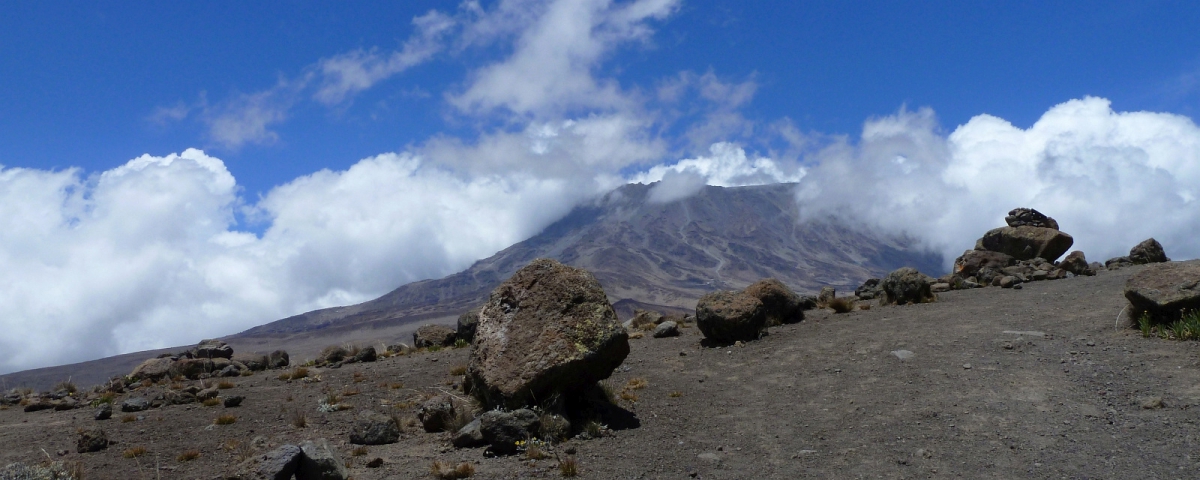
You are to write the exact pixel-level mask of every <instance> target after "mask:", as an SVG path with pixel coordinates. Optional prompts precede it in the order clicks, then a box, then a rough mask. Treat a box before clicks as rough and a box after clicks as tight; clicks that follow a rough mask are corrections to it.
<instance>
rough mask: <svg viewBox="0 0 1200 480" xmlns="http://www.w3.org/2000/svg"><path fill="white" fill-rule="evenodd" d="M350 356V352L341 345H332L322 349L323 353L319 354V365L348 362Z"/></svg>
mask: <svg viewBox="0 0 1200 480" xmlns="http://www.w3.org/2000/svg"><path fill="white" fill-rule="evenodd" d="M348 356H350V351H349V350H346V347H343V346H340V345H330V346H328V347H325V348H323V349H321V353H319V354H317V360H316V361H317V364H318V365H324V364H327V363H337V362H341V361H344V360H346V357H348Z"/></svg>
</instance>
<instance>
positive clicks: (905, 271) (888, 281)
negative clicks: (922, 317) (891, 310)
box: [879, 267, 937, 305]
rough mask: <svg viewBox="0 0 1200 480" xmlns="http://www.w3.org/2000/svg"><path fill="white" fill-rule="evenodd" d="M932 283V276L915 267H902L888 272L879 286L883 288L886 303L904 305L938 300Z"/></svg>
mask: <svg viewBox="0 0 1200 480" xmlns="http://www.w3.org/2000/svg"><path fill="white" fill-rule="evenodd" d="M932 283H933V279H932V278H930V277H929V276H928V275H925V274H923V273H921V272H918V271H917V270H916V269H915V268H912V267H902V268H898V269H896V270H895V271H893V272H892V273H889V274H887V276H886V277H884V278H883V281H882V282H880V285H879V286H880V288H882V289H883V295H884V301H885V302H886V303H889V304H896V305H904V304H909V303H926V302H932V301H934V300H936V299H937V297H935V296H934V295H933V291H932V290H931V288H930V285H931V284H932Z"/></svg>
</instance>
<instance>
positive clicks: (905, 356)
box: [892, 350, 913, 360]
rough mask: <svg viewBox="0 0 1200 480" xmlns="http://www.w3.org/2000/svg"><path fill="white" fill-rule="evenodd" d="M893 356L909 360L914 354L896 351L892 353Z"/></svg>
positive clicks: (906, 351)
mask: <svg viewBox="0 0 1200 480" xmlns="http://www.w3.org/2000/svg"><path fill="white" fill-rule="evenodd" d="M892 355H895V356H896V358H899V359H901V360H908V359H910V358H912V357H913V352H911V351H908V350H894V351H892Z"/></svg>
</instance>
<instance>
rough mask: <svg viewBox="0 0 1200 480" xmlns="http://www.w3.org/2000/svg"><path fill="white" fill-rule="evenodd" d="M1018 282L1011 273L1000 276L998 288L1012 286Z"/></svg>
mask: <svg viewBox="0 0 1200 480" xmlns="http://www.w3.org/2000/svg"><path fill="white" fill-rule="evenodd" d="M1020 282H1021V281H1020V280H1019V279H1017V277H1014V276H1011V275H1008V276H1004V277H1000V288H1013V287H1014V286H1016V285H1017V284H1018V283H1020Z"/></svg>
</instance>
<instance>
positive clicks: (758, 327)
mask: <svg viewBox="0 0 1200 480" xmlns="http://www.w3.org/2000/svg"><path fill="white" fill-rule="evenodd" d="M767 326H768V325H767V314H766V308H765V307H764V306H763V303H762V301H760V300H759V299H757V298H754V297H753V296H751V295H749V294H747V293H746V292H738V291H720V292H713V293H709V294H707V295H704V296H703V297H700V300H699V301H697V302H696V327H698V328H699V329H700V333H703V334H704V336H705V337H707V338H709V339H711V340H714V341H717V342H721V343H733V342H737V341H742V340H757V339H758V338H760V337H762V336H763V335H766V334H767Z"/></svg>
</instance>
